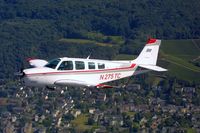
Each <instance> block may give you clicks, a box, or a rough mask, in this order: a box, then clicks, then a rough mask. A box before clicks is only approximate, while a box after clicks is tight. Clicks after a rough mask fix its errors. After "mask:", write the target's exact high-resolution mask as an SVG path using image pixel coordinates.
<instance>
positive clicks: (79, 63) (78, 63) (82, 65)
mask: <svg viewBox="0 0 200 133" xmlns="http://www.w3.org/2000/svg"><path fill="white" fill-rule="evenodd" d="M75 67H76V70H81V69H85V63H84V62H83V61H75Z"/></svg>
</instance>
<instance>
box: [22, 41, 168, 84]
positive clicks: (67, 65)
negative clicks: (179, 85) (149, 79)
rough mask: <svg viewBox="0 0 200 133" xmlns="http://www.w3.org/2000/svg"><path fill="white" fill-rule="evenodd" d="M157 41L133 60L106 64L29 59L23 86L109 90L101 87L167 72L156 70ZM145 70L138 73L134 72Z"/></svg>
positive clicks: (97, 61)
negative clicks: (109, 83) (118, 81)
mask: <svg viewBox="0 0 200 133" xmlns="http://www.w3.org/2000/svg"><path fill="white" fill-rule="evenodd" d="M160 44H161V40H158V39H149V40H148V41H147V44H146V45H145V47H144V48H143V50H142V52H141V53H140V54H139V56H138V57H137V58H136V59H135V60H126V61H124V60H123V61H120V60H118V61H116V60H113V61H109V60H97V59H89V57H88V58H87V59H83V58H68V57H62V58H57V59H53V60H51V61H49V62H48V61H46V60H42V59H29V60H28V61H29V64H30V65H31V66H32V67H33V68H28V69H24V70H22V71H21V73H20V74H19V75H21V78H22V81H23V83H24V84H25V86H32V87H47V88H54V87H56V86H85V87H97V88H112V86H109V85H105V84H104V83H107V82H110V81H114V80H119V79H122V78H125V77H130V76H133V75H137V74H140V73H144V72H147V71H151V70H153V71H159V72H161V71H167V69H164V68H161V67H159V66H156V62H157V58H158V51H159V46H160ZM139 67H140V68H145V69H146V70H140V69H138V68H139Z"/></svg>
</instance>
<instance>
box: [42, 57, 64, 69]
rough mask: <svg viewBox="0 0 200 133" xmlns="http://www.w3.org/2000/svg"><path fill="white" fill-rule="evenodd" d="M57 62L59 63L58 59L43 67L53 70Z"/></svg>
mask: <svg viewBox="0 0 200 133" xmlns="http://www.w3.org/2000/svg"><path fill="white" fill-rule="evenodd" d="M59 62H60V59H54V60H51V61H49V62H48V63H47V64H46V65H45V67H49V68H52V69H55V68H56V66H57V65H58V63H59Z"/></svg>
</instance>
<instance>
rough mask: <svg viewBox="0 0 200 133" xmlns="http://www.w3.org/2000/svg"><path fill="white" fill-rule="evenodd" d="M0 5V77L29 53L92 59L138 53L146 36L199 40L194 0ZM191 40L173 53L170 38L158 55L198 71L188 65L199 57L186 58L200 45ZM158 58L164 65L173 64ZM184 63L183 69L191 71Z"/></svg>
mask: <svg viewBox="0 0 200 133" xmlns="http://www.w3.org/2000/svg"><path fill="white" fill-rule="evenodd" d="M0 7H1V10H0V47H1V49H0V63H1V66H0V79H13V78H14V77H13V73H14V72H15V71H17V70H19V69H20V68H22V66H26V65H27V63H26V61H25V60H26V58H28V57H37V58H38V57H39V58H45V59H51V58H56V57H60V56H69V57H87V56H88V55H89V54H91V53H92V58H102V59H113V58H123V57H124V56H126V57H125V58H129V55H137V54H138V53H139V52H140V49H141V48H142V47H143V43H144V42H145V41H146V39H147V38H148V37H149V36H152V37H155V38H162V39H166V40H170V39H190V38H200V32H199V29H200V25H199V23H200V15H199V14H200V10H199V9H200V3H199V1H196V0H191V1H188V0H183V1H179V0H173V1H172V0H169V1H162V0H157V1H148V0H139V1H138V0H136V1H133V0H124V1H116V0H109V1H99V0H93V1H89V0H84V1H82V0H75V1H70V0H59V1H50V0H43V1H40V0H35V1H27V0H18V1H16V0H3V1H1V2H0ZM77 39H78V40H77ZM194 42H195V46H194V45H193V44H192V43H190V44H188V45H187V44H184V47H185V49H184V51H186V53H187V55H186V54H182V53H181V52H180V51H182V49H180V50H178V49H177V48H176V51H177V52H175V50H174V48H173V46H172V45H173V44H174V42H173V41H169V43H170V44H171V45H170V44H169V46H168V45H166V48H164V47H165V45H163V48H164V50H163V56H164V57H165V59H167V60H170V61H171V62H172V61H175V62H176V61H178V62H179V64H185V66H186V67H189V68H190V69H191V70H190V71H198V68H197V67H195V66H194V65H192V64H195V63H196V64H198V63H199V62H198V59H197V61H195V62H194V63H189V62H188V61H189V60H190V59H193V57H194V58H195V57H196V55H197V54H195V53H197V52H198V51H195V50H194V47H196V45H197V46H199V45H200V44H199V40H195V41H194ZM163 43H165V42H163ZM166 43H168V42H166ZM189 45H192V46H191V47H192V48H190V47H189ZM107 46H108V47H107ZM189 48H190V50H191V51H190V50H188V49H189ZM186 49H187V50H186ZM107 51H109V52H107ZM188 51H189V52H188ZM173 52H174V53H177V54H174V53H173ZM93 53H95V54H93ZM117 56H118V57H117ZM183 57H184V58H183ZM163 62H164V63H165V64H168V66H169V67H170V65H171V64H173V63H171V64H170V63H169V61H166V60H163ZM169 64H170V65H169ZM177 66H178V65H177V64H176V65H175V64H174V66H171V67H172V68H175V67H177ZM179 66H180V65H179ZM186 67H185V68H184V70H185V69H186V70H187V71H185V73H189V74H190V72H188V71H189V70H188V69H187V68H186ZM169 73H170V72H169ZM173 73H174V71H172V72H171V75H173ZM181 74H182V73H181ZM181 77H182V76H181ZM190 78H192V75H191V76H190ZM193 78H195V76H193Z"/></svg>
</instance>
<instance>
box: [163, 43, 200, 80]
mask: <svg viewBox="0 0 200 133" xmlns="http://www.w3.org/2000/svg"><path fill="white" fill-rule="evenodd" d="M194 41H195V43H194ZM197 43H200V41H199V40H164V41H162V45H161V52H160V54H161V60H162V61H164V62H167V64H168V65H167V66H166V68H167V69H168V72H167V73H168V74H169V75H170V76H175V77H177V78H178V79H182V80H187V81H190V82H192V81H195V82H198V83H200V68H199V67H197V66H195V65H193V64H192V63H191V62H190V61H192V60H193V59H196V58H198V57H199V56H200V49H199V48H198V45H200V44H197ZM163 67H165V66H163Z"/></svg>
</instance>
